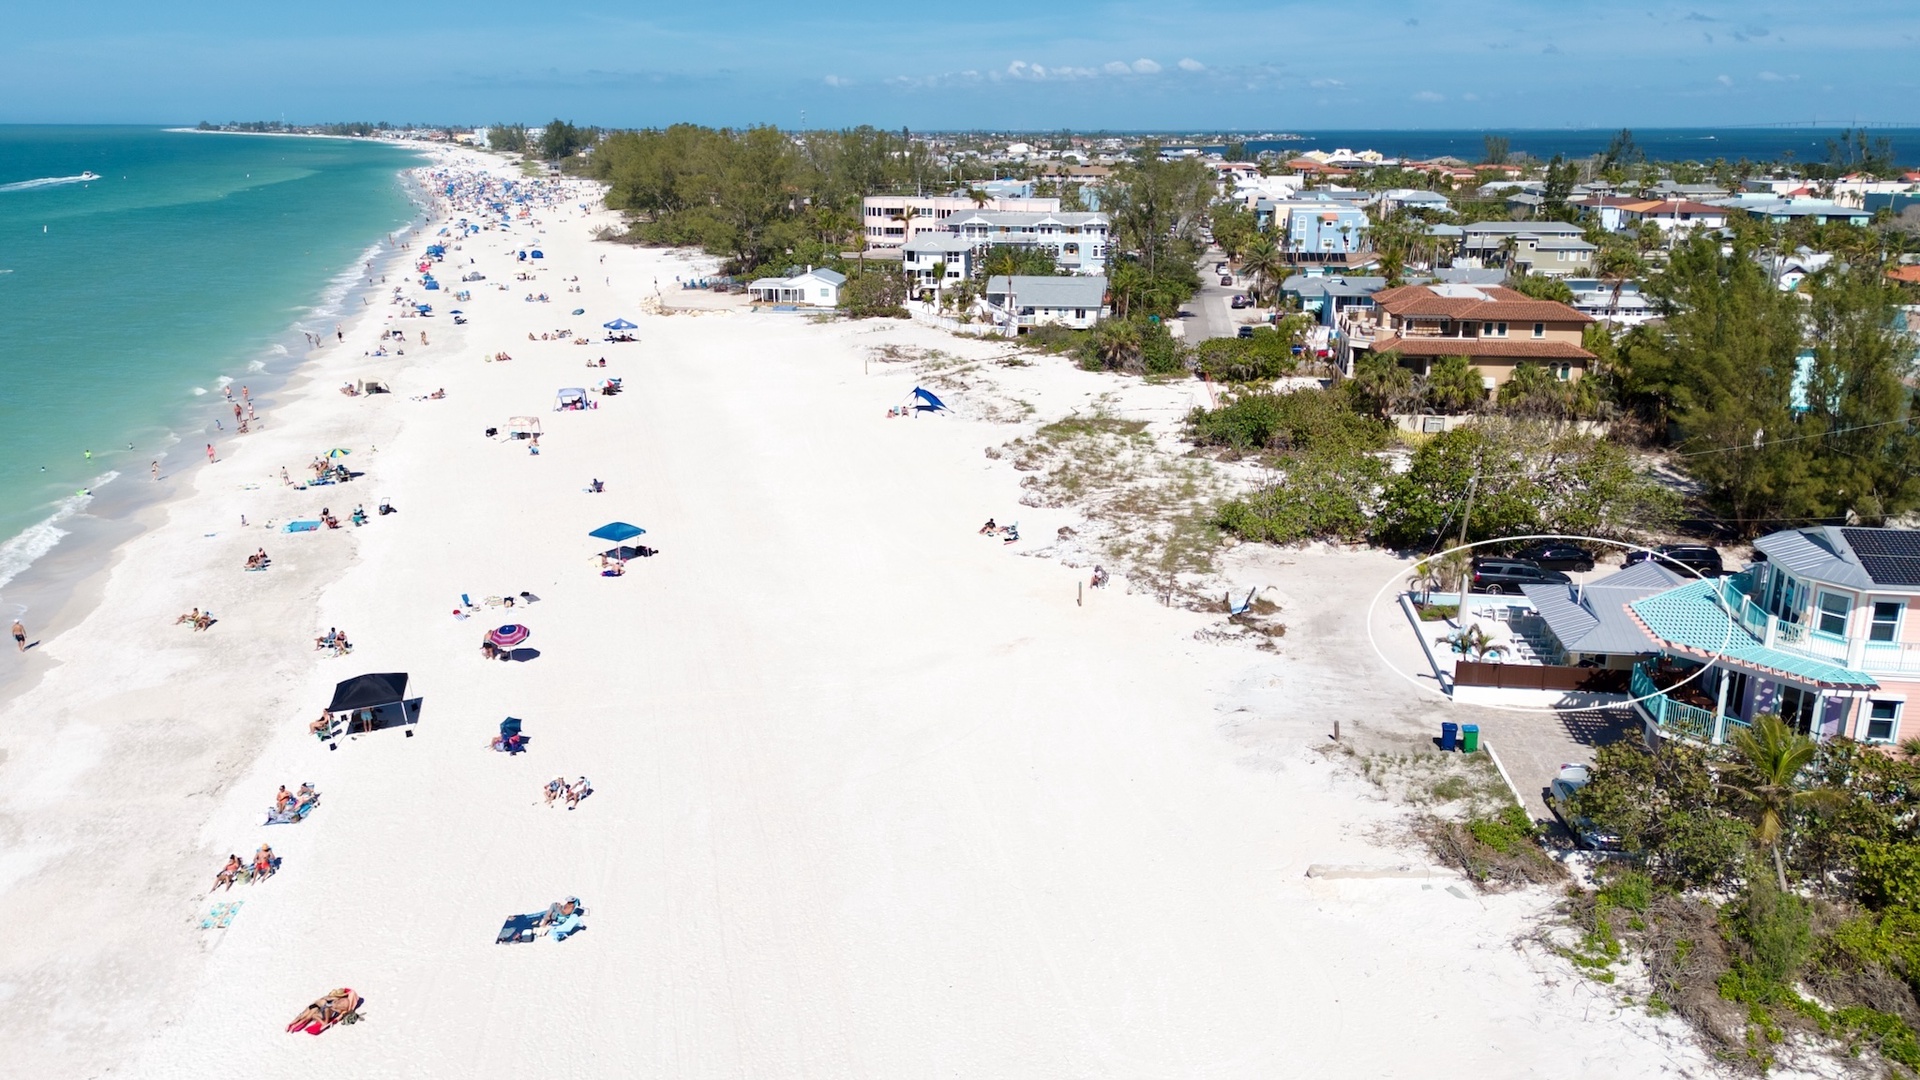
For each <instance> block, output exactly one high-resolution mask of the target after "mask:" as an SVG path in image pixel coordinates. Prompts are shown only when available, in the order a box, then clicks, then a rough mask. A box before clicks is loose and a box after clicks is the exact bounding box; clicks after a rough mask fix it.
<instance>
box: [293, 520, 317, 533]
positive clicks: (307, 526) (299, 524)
mask: <svg viewBox="0 0 1920 1080" xmlns="http://www.w3.org/2000/svg"><path fill="white" fill-rule="evenodd" d="M319 527H320V523H319V522H317V521H289V522H287V531H288V532H290V533H296V532H313V531H314V530H316V529H318V528H319Z"/></svg>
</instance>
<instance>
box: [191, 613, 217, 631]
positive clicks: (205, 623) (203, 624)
mask: <svg viewBox="0 0 1920 1080" xmlns="http://www.w3.org/2000/svg"><path fill="white" fill-rule="evenodd" d="M212 625H213V616H212V615H211V614H209V613H207V612H204V611H202V612H200V613H199V614H198V615H197V616H195V617H194V620H193V628H194V629H195V630H205V629H206V628H207V627H209V626H212Z"/></svg>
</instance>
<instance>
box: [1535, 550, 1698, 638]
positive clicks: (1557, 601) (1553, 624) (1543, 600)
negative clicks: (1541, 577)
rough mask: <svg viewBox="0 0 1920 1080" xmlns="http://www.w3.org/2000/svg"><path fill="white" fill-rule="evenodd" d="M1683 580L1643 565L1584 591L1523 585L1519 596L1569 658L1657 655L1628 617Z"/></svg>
mask: <svg viewBox="0 0 1920 1080" xmlns="http://www.w3.org/2000/svg"><path fill="white" fill-rule="evenodd" d="M1684 580H1686V579H1685V578H1684V577H1683V576H1682V575H1680V574H1676V573H1674V572H1673V571H1672V570H1669V569H1667V568H1666V567H1664V566H1660V565H1658V564H1657V563H1653V562H1642V563H1635V564H1633V565H1632V566H1629V567H1627V568H1626V569H1624V570H1621V571H1618V572H1617V573H1613V574H1609V575H1607V576H1606V577H1603V578H1601V579H1599V580H1598V581H1593V582H1589V583H1588V584H1586V585H1584V586H1581V585H1572V584H1566V585H1561V584H1554V585H1522V586H1521V587H1520V591H1521V592H1523V593H1525V594H1527V599H1529V600H1531V601H1533V606H1534V610H1536V611H1538V612H1539V613H1540V617H1541V618H1543V619H1545V620H1546V622H1547V628H1548V629H1550V630H1552V631H1553V636H1554V637H1555V638H1558V639H1559V641H1560V645H1561V647H1562V648H1564V649H1566V650H1567V651H1568V652H1582V653H1609V654H1625V653H1647V652H1652V651H1654V648H1655V645H1654V641H1653V639H1652V638H1650V637H1648V636H1647V631H1646V628H1645V627H1643V626H1641V625H1640V623H1639V622H1638V621H1637V620H1636V619H1634V617H1633V616H1632V615H1629V614H1628V613H1627V605H1628V604H1630V603H1632V602H1633V601H1635V600H1640V599H1643V598H1645V597H1648V596H1651V595H1653V594H1654V593H1658V592H1664V591H1665V590H1667V589H1671V588H1673V587H1674V586H1675V585H1678V584H1680V583H1681V582H1682V581H1684Z"/></svg>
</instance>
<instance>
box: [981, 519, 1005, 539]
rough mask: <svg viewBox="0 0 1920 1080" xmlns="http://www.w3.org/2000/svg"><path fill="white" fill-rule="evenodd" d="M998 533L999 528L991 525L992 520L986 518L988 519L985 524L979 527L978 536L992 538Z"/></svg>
mask: <svg viewBox="0 0 1920 1080" xmlns="http://www.w3.org/2000/svg"><path fill="white" fill-rule="evenodd" d="M999 531H1000V526H998V525H995V524H994V523H993V519H992V518H988V519H987V523H986V524H985V525H982V526H980V535H981V536H992V535H993V534H995V533H997V532H999Z"/></svg>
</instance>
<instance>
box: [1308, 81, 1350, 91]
mask: <svg viewBox="0 0 1920 1080" xmlns="http://www.w3.org/2000/svg"><path fill="white" fill-rule="evenodd" d="M1308 85H1309V86H1312V87H1313V88H1314V89H1315V90H1338V89H1340V88H1341V87H1343V86H1345V85H1347V84H1346V83H1343V82H1341V81H1340V80H1339V79H1315V80H1313V82H1311V83H1309V84H1308Z"/></svg>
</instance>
